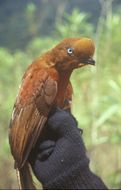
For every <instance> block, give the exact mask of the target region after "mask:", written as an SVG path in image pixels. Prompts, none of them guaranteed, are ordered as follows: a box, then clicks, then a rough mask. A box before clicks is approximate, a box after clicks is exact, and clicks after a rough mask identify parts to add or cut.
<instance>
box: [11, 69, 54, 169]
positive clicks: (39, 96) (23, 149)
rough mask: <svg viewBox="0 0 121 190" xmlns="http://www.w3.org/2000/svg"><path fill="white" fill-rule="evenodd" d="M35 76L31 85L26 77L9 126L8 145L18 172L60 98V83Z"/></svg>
mask: <svg viewBox="0 0 121 190" xmlns="http://www.w3.org/2000/svg"><path fill="white" fill-rule="evenodd" d="M33 73H34V72H33ZM35 73H36V72H35ZM35 73H34V74H32V72H31V74H32V77H33V80H32V82H30V80H29V78H27V77H28V75H27V74H26V77H25V79H24V80H23V84H22V87H21V89H20V92H19V95H18V97H17V100H16V103H15V107H14V110H13V115H12V119H11V123H10V132H9V141H10V146H11V152H12V154H13V157H14V159H15V161H16V163H17V167H18V168H21V167H22V166H23V165H24V163H25V162H26V160H27V158H28V155H29V153H30V151H31V150H32V147H33V146H34V145H35V143H36V142H37V139H38V137H39V135H40V132H41V130H42V128H43V126H44V124H45V122H46V120H47V116H48V113H49V111H50V109H51V107H52V104H53V102H54V99H55V97H56V94H57V83H56V82H55V81H54V80H53V79H52V78H51V77H50V76H49V75H48V73H46V72H45V71H41V70H40V71H39V73H38V72H37V73H36V74H35ZM37 74H38V75H39V76H40V78H41V80H38V77H39V76H38V77H37ZM35 75H36V76H35ZM30 77H31V76H30ZM33 81H34V82H33ZM25 87H26V88H25ZM31 88H32V90H31ZM29 89H30V90H29ZM24 91H26V93H25V94H24ZM25 100H26V101H25Z"/></svg>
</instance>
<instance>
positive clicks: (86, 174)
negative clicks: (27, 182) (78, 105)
mask: <svg viewBox="0 0 121 190" xmlns="http://www.w3.org/2000/svg"><path fill="white" fill-rule="evenodd" d="M46 132H47V133H46V134H47V135H46V137H45V138H44V139H43V140H42V141H41V142H40V143H39V146H38V149H36V151H34V153H33V155H31V159H30V163H31V166H32V169H33V172H34V174H35V176H36V177H37V178H38V180H39V181H40V182H41V183H42V185H43V188H44V189H100V188H101V189H105V188H106V187H105V185H104V184H103V182H102V181H101V180H100V178H98V177H97V176H95V175H94V174H93V173H92V172H91V171H90V170H89V159H88V158H87V156H86V153H85V147H84V144H83V141H82V138H81V134H80V130H79V129H78V128H77V122H76V120H75V118H74V117H73V116H72V115H71V114H70V113H68V112H67V111H64V110H61V109H59V108H56V109H55V110H54V111H53V112H52V113H51V115H50V117H49V119H48V122H47V126H46Z"/></svg>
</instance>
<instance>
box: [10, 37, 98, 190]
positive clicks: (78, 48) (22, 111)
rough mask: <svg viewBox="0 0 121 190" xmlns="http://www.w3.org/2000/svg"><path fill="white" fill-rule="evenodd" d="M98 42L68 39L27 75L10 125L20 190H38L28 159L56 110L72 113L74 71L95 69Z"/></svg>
mask: <svg viewBox="0 0 121 190" xmlns="http://www.w3.org/2000/svg"><path fill="white" fill-rule="evenodd" d="M94 51H95V46H94V42H93V41H92V40H91V39H88V38H68V39H65V40H63V41H62V42H61V43H59V44H58V45H57V46H55V47H54V48H53V49H51V50H50V51H48V52H47V53H45V54H43V55H42V56H41V57H40V58H38V59H37V60H35V61H34V62H33V63H32V64H31V65H30V66H29V68H28V69H27V71H26V72H25V74H24V76H23V79H22V84H21V87H20V91H19V93H18V96H17V98H16V102H15V105H14V109H13V114H12V119H11V122H10V130H9V142H10V147H11V152H12V155H13V157H14V160H15V166H16V169H17V172H18V177H19V183H20V189H33V188H35V187H34V185H33V183H32V178H31V175H30V171H29V163H28V156H29V155H30V152H31V151H32V149H33V148H34V146H35V145H36V142H37V139H38V138H39V136H40V134H41V131H42V128H43V127H44V125H45V123H46V121H47V117H48V114H49V112H50V110H51V109H52V108H53V106H58V107H61V108H63V109H70V101H71V99H72V91H73V90H72V85H71V83H70V76H71V73H72V71H73V70H74V69H76V68H80V67H82V66H84V65H87V64H92V65H94V63H95V62H94V60H93V59H92V57H93V54H94Z"/></svg>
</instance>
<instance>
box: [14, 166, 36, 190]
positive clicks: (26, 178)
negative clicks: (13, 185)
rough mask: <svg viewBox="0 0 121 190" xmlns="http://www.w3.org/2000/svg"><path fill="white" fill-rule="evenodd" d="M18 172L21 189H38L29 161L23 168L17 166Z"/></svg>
mask: <svg viewBox="0 0 121 190" xmlns="http://www.w3.org/2000/svg"><path fill="white" fill-rule="evenodd" d="M16 174H17V179H18V183H19V189H20V190H25V189H32V190H34V189H36V187H35V185H34V182H33V179H32V175H31V171H30V166H29V164H28V163H26V164H25V165H24V166H23V167H22V168H21V169H18V168H16Z"/></svg>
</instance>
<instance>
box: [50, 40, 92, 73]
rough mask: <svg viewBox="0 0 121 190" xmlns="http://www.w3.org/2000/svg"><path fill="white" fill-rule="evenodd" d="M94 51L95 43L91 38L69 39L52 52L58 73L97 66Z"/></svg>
mask: <svg viewBox="0 0 121 190" xmlns="http://www.w3.org/2000/svg"><path fill="white" fill-rule="evenodd" d="M94 51H95V45H94V42H93V41H92V40H91V39H89V38H67V39H64V40H63V41H62V42H61V43H59V44H58V45H57V46H55V47H54V48H53V49H52V50H51V52H52V54H53V57H54V63H55V67H56V69H57V70H58V71H64V70H65V71H67V70H70V71H72V70H73V69H75V68H80V67H82V66H85V65H89V64H90V65H95V61H94V60H93V55H94Z"/></svg>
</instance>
